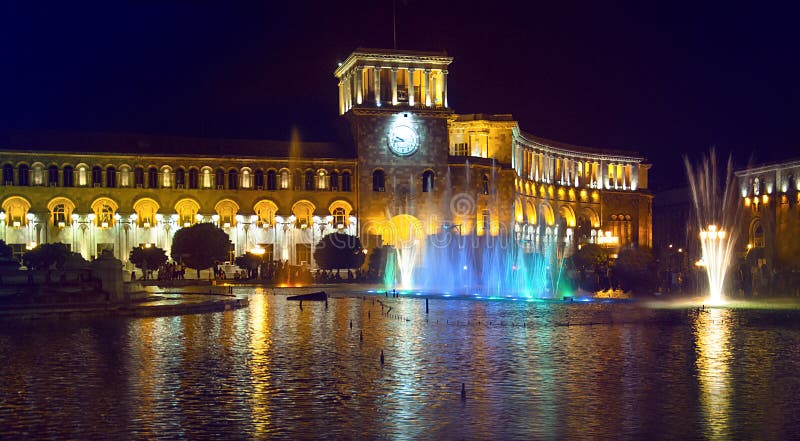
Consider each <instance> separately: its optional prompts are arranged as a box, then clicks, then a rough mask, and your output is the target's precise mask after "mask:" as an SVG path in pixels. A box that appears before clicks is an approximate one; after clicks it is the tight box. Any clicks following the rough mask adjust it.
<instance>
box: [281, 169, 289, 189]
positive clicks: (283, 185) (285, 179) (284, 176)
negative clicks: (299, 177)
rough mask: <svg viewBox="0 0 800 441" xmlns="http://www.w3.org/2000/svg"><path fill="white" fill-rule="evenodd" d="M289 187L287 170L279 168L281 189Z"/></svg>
mask: <svg viewBox="0 0 800 441" xmlns="http://www.w3.org/2000/svg"><path fill="white" fill-rule="evenodd" d="M288 188H289V170H286V169H284V170H281V190H287V189H288Z"/></svg>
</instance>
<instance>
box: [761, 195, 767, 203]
mask: <svg viewBox="0 0 800 441" xmlns="http://www.w3.org/2000/svg"><path fill="white" fill-rule="evenodd" d="M761 201H762V202H764V203H765V204H766V203H769V196H767V195H763V196H761Z"/></svg>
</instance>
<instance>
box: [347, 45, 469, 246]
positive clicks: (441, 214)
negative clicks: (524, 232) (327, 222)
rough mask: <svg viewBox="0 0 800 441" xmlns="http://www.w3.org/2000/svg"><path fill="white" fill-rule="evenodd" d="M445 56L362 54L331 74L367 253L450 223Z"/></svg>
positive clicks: (448, 59) (389, 52)
mask: <svg viewBox="0 0 800 441" xmlns="http://www.w3.org/2000/svg"><path fill="white" fill-rule="evenodd" d="M452 61H453V59H452V58H451V57H448V56H447V54H446V53H443V52H414V51H398V50H387V49H363V48H359V49H357V50H356V51H355V52H353V53H352V54H350V56H349V57H347V59H346V60H345V61H344V62H342V63H341V64H340V65H339V67H338V68H337V69H336V71H335V73H334V74H335V76H336V78H337V79H338V80H339V113H340V115H343V117H345V118H346V119H347V120H348V122H349V124H350V127H351V132H352V134H353V138H354V142H355V145H356V152H357V156H358V170H357V179H358V185H357V189H358V193H357V201H355V202H356V203H355V206H356V207H357V209H358V213H359V218H360V220H361V232H360V235H361V238H362V241H363V242H364V245H365V246H367V247H373V246H377V245H379V244H381V243H383V244H391V245H396V246H398V245H401V244H400V243H398V241H399V240H400V239H403V238H405V239H408V236H411V238H412V239H421V238H422V236H424V235H427V234H431V233H432V232H434V231H436V230H437V229H438V228H440V227H441V225H442V223H443V222H446V221H447V219H448V217H449V204H448V203H447V202H446V201H447V200H448V198H446V197H445V196H444V193H445V192H447V191H449V189H448V188H447V163H448V151H449V134H448V120H450V119H452V118H453V112H452V110H451V109H450V107H449V106H448V103H447V98H448V97H447V67H448V65H449V64H450V63H451V62H452Z"/></svg>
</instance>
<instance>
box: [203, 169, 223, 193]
mask: <svg viewBox="0 0 800 441" xmlns="http://www.w3.org/2000/svg"><path fill="white" fill-rule="evenodd" d="M211 178H212V176H211V169H210V168H208V167H203V188H211V185H212V184H211ZM219 185H222V182H220V184H219Z"/></svg>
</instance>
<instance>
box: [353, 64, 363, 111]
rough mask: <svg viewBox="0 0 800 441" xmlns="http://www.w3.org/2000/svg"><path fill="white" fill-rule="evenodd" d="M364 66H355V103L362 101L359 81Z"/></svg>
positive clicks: (361, 89)
mask: <svg viewBox="0 0 800 441" xmlns="http://www.w3.org/2000/svg"><path fill="white" fill-rule="evenodd" d="M363 71H364V68H363V67H361V66H358V67H356V84H355V88H356V104H358V105H361V104H362V103H363V102H364V93H363V87H362V86H361V82H362V80H363V78H364V74H363Z"/></svg>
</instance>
